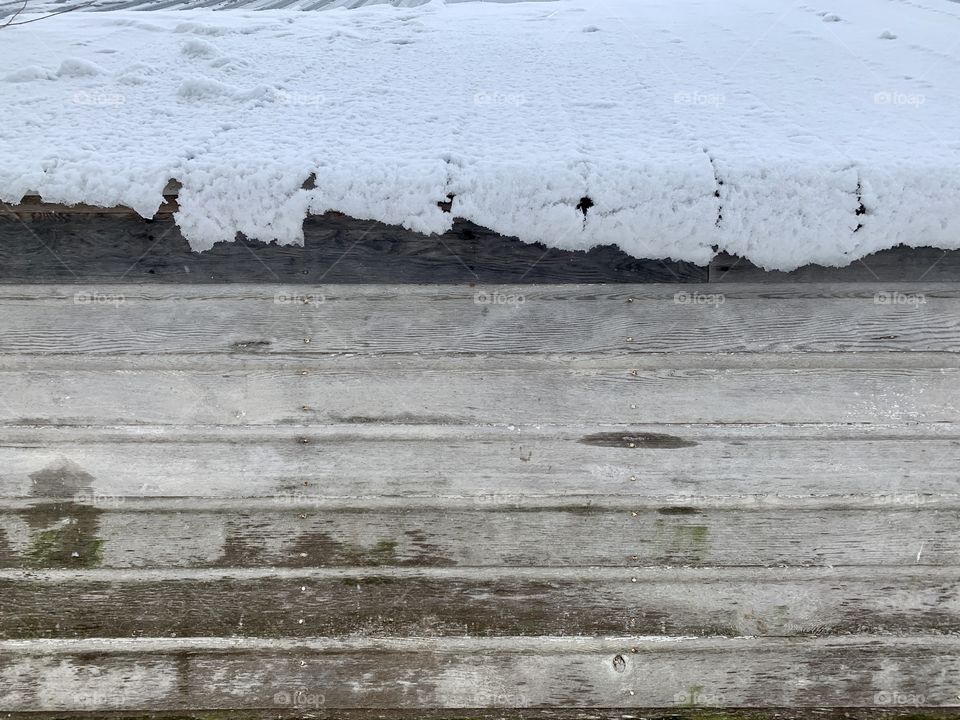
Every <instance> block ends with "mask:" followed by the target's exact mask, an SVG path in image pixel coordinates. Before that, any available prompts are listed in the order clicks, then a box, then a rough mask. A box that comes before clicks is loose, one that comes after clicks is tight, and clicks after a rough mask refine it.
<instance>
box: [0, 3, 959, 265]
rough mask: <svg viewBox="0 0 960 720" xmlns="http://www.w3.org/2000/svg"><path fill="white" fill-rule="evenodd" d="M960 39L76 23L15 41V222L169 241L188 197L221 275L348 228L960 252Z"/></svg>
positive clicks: (583, 24) (513, 12) (631, 18)
mask: <svg viewBox="0 0 960 720" xmlns="http://www.w3.org/2000/svg"><path fill="white" fill-rule="evenodd" d="M958 37H960V4H957V3H954V2H950V1H949V0H922V1H915V2H913V1H911V2H907V1H905V0H814V2H812V3H811V4H803V3H795V2H790V1H789V0H723V1H722V2H720V1H719V0H559V1H558V2H555V3H543V2H531V3H519V4H502V3H497V4H494V3H451V4H445V3H443V2H441V1H440V0H434V1H433V2H429V3H427V4H424V5H421V6H418V7H412V8H396V7H392V6H389V5H374V6H372V7H365V8H361V9H357V10H346V9H338V10H331V11H328V12H301V11H291V10H265V11H247V10H232V11H221V12H214V11H210V10H181V11H176V10H164V11H153V12H137V11H118V10H114V11H110V12H74V13H68V14H65V15H61V16H57V17H53V18H49V19H46V20H43V21H40V22H36V23H32V24H29V25H26V26H22V27H13V28H6V29H3V30H0V92H2V94H3V112H2V116H0V199H2V200H3V201H5V202H8V203H16V202H18V201H19V200H20V199H21V197H22V196H23V195H24V194H26V193H28V192H39V193H40V194H41V195H42V197H43V198H44V199H45V200H48V201H51V202H61V203H79V202H84V203H89V204H94V205H102V206H112V205H127V206H129V207H132V208H134V209H135V210H136V211H137V212H139V213H141V214H142V215H144V216H145V217H148V216H151V215H153V213H154V212H155V211H156V210H157V208H158V206H159V205H160V203H161V201H162V191H163V188H164V186H165V185H166V183H167V181H168V180H170V179H172V178H173V179H177V180H179V181H180V182H181V183H182V186H183V188H182V190H181V192H180V211H179V213H178V214H177V215H176V221H177V223H178V224H179V226H180V228H181V229H182V231H183V233H184V235H185V236H186V237H187V238H188V239H189V241H190V243H191V245H192V246H193V247H194V248H195V249H198V250H199V249H205V248H209V247H211V246H212V245H213V244H214V243H216V242H218V241H224V240H233V239H234V238H235V236H236V233H238V232H241V233H243V234H244V235H246V236H248V237H250V238H255V239H260V240H265V241H269V240H276V241H278V242H280V243H298V242H301V241H302V223H303V219H304V217H305V215H306V214H307V213H323V212H325V211H328V210H338V211H341V212H344V213H347V214H348V215H352V216H354V217H358V218H369V219H372V220H380V221H384V222H387V223H394V224H402V225H404V226H405V227H407V228H410V229H412V230H417V231H421V232H427V233H439V232H443V231H445V230H447V229H448V228H449V227H450V226H451V223H452V220H453V218H454V217H463V218H467V219H469V220H472V221H474V222H476V223H478V224H480V225H483V226H486V227H489V228H491V229H493V230H495V231H497V232H499V233H501V234H504V235H515V236H518V237H519V238H520V239H521V240H523V241H525V242H537V241H540V242H543V243H545V244H547V245H548V246H552V247H559V248H565V249H580V250H584V249H588V248H590V247H593V246H595V245H599V244H615V245H618V246H619V247H621V248H622V249H623V250H624V251H626V252H628V253H630V254H632V255H635V256H638V257H670V258H674V259H677V260H689V261H693V262H697V263H705V262H707V261H708V260H709V259H710V258H711V257H712V256H713V255H714V254H715V252H716V251H717V250H726V251H729V252H732V253H736V254H739V255H743V256H746V257H747V258H749V259H750V260H752V261H754V262H755V263H757V264H759V265H761V266H763V267H766V268H771V269H772V268H776V269H784V270H786V269H792V268H795V267H797V266H799V265H802V264H805V263H811V262H816V263H822V264H827V265H843V264H847V263H849V262H851V261H852V260H854V259H856V258H858V257H862V256H863V255H866V254H868V253H871V252H874V251H876V250H880V249H883V248H888V247H892V246H894V245H897V244H899V243H905V244H907V245H914V246H916V245H933V246H937V247H941V248H944V249H948V248H958V247H960V93H958V89H960V44H958V42H957V38H958ZM311 175H313V176H314V178H315V179H314V183H313V184H314V185H315V188H314V189H304V188H303V186H304V182H305V180H306V179H307V178H308V177H310V176H311ZM448 195H452V196H453V197H454V199H453V207H452V213H444V212H442V210H441V209H440V208H439V207H438V205H437V203H438V201H442V200H445V199H446V198H447V196H448ZM583 197H589V198H590V199H591V200H592V202H593V206H592V207H590V208H589V210H587V212H586V214H584V212H583V211H582V210H581V209H578V207H577V206H578V204H580V200H581V198H583Z"/></svg>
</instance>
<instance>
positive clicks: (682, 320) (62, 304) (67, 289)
mask: <svg viewBox="0 0 960 720" xmlns="http://www.w3.org/2000/svg"><path fill="white" fill-rule="evenodd" d="M769 288H770V286H743V287H731V288H726V287H724V289H723V292H722V293H719V292H716V288H715V287H714V286H686V287H685V288H684V289H683V290H682V291H681V292H677V290H676V288H675V287H674V286H669V285H654V286H643V285H634V286H625V287H617V286H611V287H605V286H596V285H591V286H533V285H518V286H480V285H478V286H476V287H473V288H471V287H463V286H461V287H452V286H429V287H412V286H396V287H383V286H369V287H365V286H343V287H341V288H337V287H335V286H334V287H325V286H321V287H316V286H300V287H296V288H294V287H291V286H283V285H238V286H213V287H203V288H200V289H180V288H177V287H175V286H163V285H160V286H154V287H151V288H142V287H139V286H130V285H115V286H103V287H77V286H43V285H32V286H27V285H22V286H20V285H18V286H10V287H6V288H5V287H3V286H0V352H3V353H29V354H50V353H70V354H80V353H82V354H138V353H139V354H156V353H222V354H224V353H248V354H284V353H297V354H299V355H311V356H315V355H322V354H329V353H348V352H349V353H364V354H383V353H387V354H395V353H418V354H427V355H438V354H464V353H493V352H509V353H591V352H616V353H622V354H633V353H641V352H655V353H690V352H694V353H706V352H731V353H734V352H744V353H761V352H778V353H782V352H801V351H802V352H854V351H856V352H881V351H909V352H921V351H922V352H951V353H956V352H958V351H960V286H954V285H947V286H943V285H941V286H929V287H928V286H917V287H912V288H897V287H888V288H885V289H884V290H882V291H880V290H878V289H877V288H876V287H875V286H856V285H854V286H850V287H849V288H847V287H843V286H837V287H833V286H824V287H821V286H808V285H790V286H783V287H782V288H778V289H777V290H776V291H775V292H771V291H770V289H769ZM881 292H882V293H886V294H885V295H883V296H882V297H885V298H888V299H889V298H894V297H895V298H899V299H903V300H904V301H903V302H899V301H898V302H896V303H893V302H892V301H891V303H886V302H883V301H881V300H882V298H881V296H880V295H878V293H881ZM710 298H712V299H713V300H712V301H710V302H708V300H709V299H710ZM878 298H881V299H878ZM911 299H912V300H916V303H914V302H912V301H911ZM701 300H703V303H704V304H701ZM713 301H715V302H716V304H711V303H713ZM908 301H909V302H908Z"/></svg>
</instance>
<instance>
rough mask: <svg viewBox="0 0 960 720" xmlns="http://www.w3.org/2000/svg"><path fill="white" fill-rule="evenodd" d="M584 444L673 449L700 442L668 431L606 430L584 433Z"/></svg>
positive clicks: (644, 448) (693, 445)
mask: <svg viewBox="0 0 960 720" xmlns="http://www.w3.org/2000/svg"><path fill="white" fill-rule="evenodd" d="M580 442H581V443H583V444H584V445H594V446H596V447H613V448H630V449H642V450H673V449H676V448H688V447H695V446H696V445H697V444H698V443H695V442H693V441H692V440H684V439H683V438H680V437H677V436H676V435H667V434H666V433H628V432H605V433H594V434H593V435H584V436H583V437H582V438H580Z"/></svg>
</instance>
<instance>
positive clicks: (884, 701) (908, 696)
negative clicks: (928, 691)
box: [873, 690, 927, 707]
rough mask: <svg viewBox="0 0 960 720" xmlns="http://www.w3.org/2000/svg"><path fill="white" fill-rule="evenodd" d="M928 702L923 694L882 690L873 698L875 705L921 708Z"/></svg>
mask: <svg viewBox="0 0 960 720" xmlns="http://www.w3.org/2000/svg"><path fill="white" fill-rule="evenodd" d="M926 702H927V698H926V696H925V695H923V694H921V693H908V692H900V691H898V690H880V691H879V692H877V693H875V694H874V696H873V703H874V704H875V705H888V706H899V707H920V706H921V705H924V704H926Z"/></svg>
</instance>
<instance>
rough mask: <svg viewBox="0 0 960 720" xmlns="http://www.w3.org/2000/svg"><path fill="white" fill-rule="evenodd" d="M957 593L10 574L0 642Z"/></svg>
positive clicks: (856, 605) (496, 631) (681, 630)
mask: <svg viewBox="0 0 960 720" xmlns="http://www.w3.org/2000/svg"><path fill="white" fill-rule="evenodd" d="M958 593H960V574H958V572H957V569H956V568H943V569H938V568H930V567H924V568H916V569H914V568H906V569H904V568H877V569H865V568H855V569H851V568H843V569H840V568H836V569H817V570H811V569H763V570H745V569H722V570H683V569H664V568H643V569H638V570H636V571H634V572H633V573H632V574H629V573H627V572H624V571H623V570H603V569H597V568H593V569H588V570H572V569H557V570H543V569H522V570H517V569H512V568H494V569H487V570H483V569H479V568H471V569H469V570H456V569H449V570H448V569H435V570H406V569H396V570H392V571H390V570H370V569H345V570H287V571H283V570H279V569H267V570H252V571H243V570H227V571H223V572H221V571H215V570H211V571H192V572H191V571H156V570H153V571H149V570H135V571H116V570H114V571H98V570H84V571H60V572H57V571H29V572H10V571H7V572H3V573H0V639H30V638H97V637H299V638H307V637H316V636H329V637H348V636H390V637H405V636H406V637H424V636H431V637H434V636H463V635H470V636H494V635H495V636H538V635H588V636H593V635H617V634H623V633H630V634H638V635H683V636H693V635H726V636H737V635H756V636H778V637H780V636H782V637H786V636H796V635H810V634H813V635H827V634H835V635H839V634H848V633H874V634H890V635H909V634H937V633H941V634H956V633H958V632H960V608H958V605H957V603H956V602H954V601H953V600H954V599H955V598H956V597H957V595H958ZM52 607H54V608H56V612H51V608H52Z"/></svg>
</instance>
